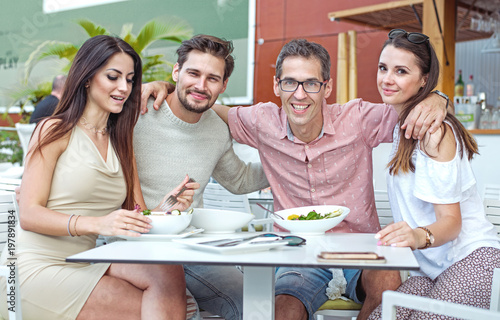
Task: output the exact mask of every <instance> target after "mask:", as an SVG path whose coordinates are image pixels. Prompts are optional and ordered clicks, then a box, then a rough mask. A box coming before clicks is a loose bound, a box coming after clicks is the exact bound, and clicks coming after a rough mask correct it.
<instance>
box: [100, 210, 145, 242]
mask: <svg viewBox="0 0 500 320" xmlns="http://www.w3.org/2000/svg"><path fill="white" fill-rule="evenodd" d="M150 222H151V219H149V218H148V217H147V216H143V215H142V213H141V212H139V211H137V210H125V209H120V210H116V211H113V212H111V213H110V214H108V215H106V216H104V217H101V218H100V219H99V232H98V234H101V235H103V236H116V235H126V236H132V237H138V236H139V233H147V232H149V229H151V228H152V226H151V225H150V224H149V223H150ZM134 231H135V232H134ZM138 232H139V233H138Z"/></svg>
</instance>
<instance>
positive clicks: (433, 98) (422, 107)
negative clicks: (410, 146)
mask: <svg viewBox="0 0 500 320" xmlns="http://www.w3.org/2000/svg"><path fill="white" fill-rule="evenodd" d="M446 105H447V101H446V99H445V98H443V97H441V96H439V95H437V94H435V93H431V94H429V95H428V96H427V98H425V99H424V100H423V101H422V102H420V103H419V104H418V105H417V106H415V108H414V109H413V110H412V111H411V112H410V114H409V115H408V117H406V119H405V122H404V124H403V125H402V126H401V129H406V132H405V138H406V139H410V138H411V137H413V139H419V140H420V139H422V138H423V137H424V135H425V133H426V132H427V131H429V133H434V132H435V131H436V130H437V129H438V128H439V127H440V126H441V124H442V123H443V120H444V118H445V116H446Z"/></svg>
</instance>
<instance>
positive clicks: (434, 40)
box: [422, 0, 456, 98]
mask: <svg viewBox="0 0 500 320" xmlns="http://www.w3.org/2000/svg"><path fill="white" fill-rule="evenodd" d="M435 2H436V7H437V11H438V14H439V21H440V24H441V29H442V31H443V34H442V35H441V33H440V31H439V25H438V19H437V18H436V12H435V9H434V4H433V0H424V6H423V10H424V14H423V30H422V32H423V33H425V34H426V35H428V36H429V39H430V42H431V44H432V45H433V47H434V50H435V51H436V55H437V57H438V60H439V63H440V67H441V76H440V78H439V82H438V85H437V89H438V90H440V91H442V92H444V93H446V94H447V95H448V96H449V97H450V98H451V97H453V95H454V85H455V21H456V8H455V2H456V0H435ZM446 61H448V64H447V63H446Z"/></svg>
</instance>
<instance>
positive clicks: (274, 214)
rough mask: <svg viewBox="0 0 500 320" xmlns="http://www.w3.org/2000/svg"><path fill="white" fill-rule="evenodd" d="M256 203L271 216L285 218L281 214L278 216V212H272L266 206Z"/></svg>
mask: <svg viewBox="0 0 500 320" xmlns="http://www.w3.org/2000/svg"><path fill="white" fill-rule="evenodd" d="M257 205H258V206H259V207H261V208H262V209H264V210H266V211H267V212H270V213H271V214H272V215H273V216H275V217H278V218H280V219H281V220H285V218H283V217H282V216H280V215H279V214H277V213H274V212H273V211H271V210H269V209H268V208H266V207H264V206H263V205H261V204H260V203H257Z"/></svg>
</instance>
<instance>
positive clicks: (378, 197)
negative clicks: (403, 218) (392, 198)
mask: <svg viewBox="0 0 500 320" xmlns="http://www.w3.org/2000/svg"><path fill="white" fill-rule="evenodd" d="M374 193H375V208H376V209H377V215H378V220H379V222H380V226H381V227H382V228H383V227H385V226H386V225H388V224H389V223H392V222H393V221H394V219H393V218H392V211H391V205H390V203H389V196H388V195H387V190H375V191H374Z"/></svg>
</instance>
